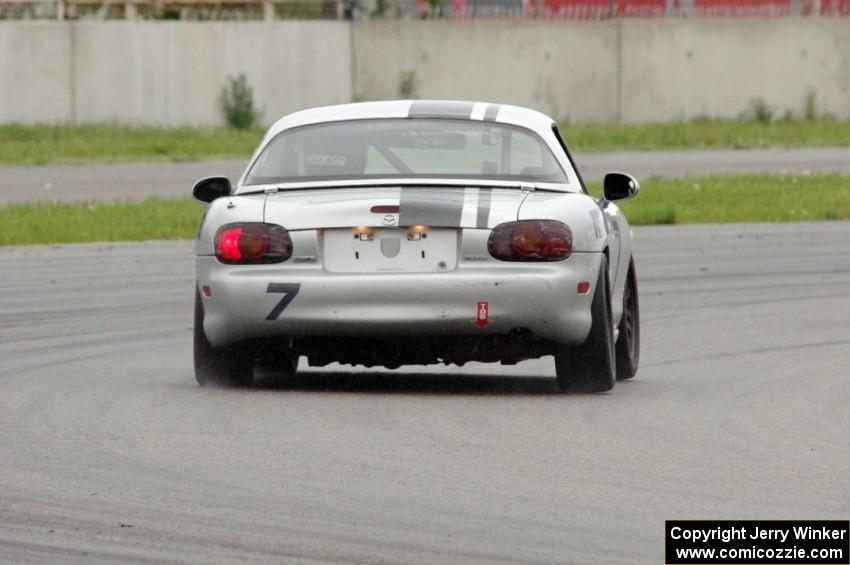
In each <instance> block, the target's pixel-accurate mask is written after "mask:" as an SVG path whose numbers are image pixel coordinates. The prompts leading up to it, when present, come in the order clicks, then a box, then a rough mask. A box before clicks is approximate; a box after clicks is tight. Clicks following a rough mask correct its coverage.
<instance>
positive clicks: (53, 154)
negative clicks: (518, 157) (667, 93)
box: [0, 120, 850, 165]
mask: <svg viewBox="0 0 850 565" xmlns="http://www.w3.org/2000/svg"><path fill="white" fill-rule="evenodd" d="M561 132H562V134H563V136H564V138H565V139H566V141H567V144H568V145H569V146H570V148H571V149H572V150H573V151H577V152H593V151H633V150H653V149H670V150H675V149H704V148H709V149H734V148H765V147H825V146H850V122H840V121H834V120H811V121H779V122H771V123H763V122H756V121H752V122H748V121H745V122H742V121H737V120H698V121H692V122H673V123H663V124H640V125H601V124H595V125H594V124H590V125H579V124H563V125H562V126H561ZM262 136H263V131H262V130H259V129H253V130H247V131H240V130H234V129H227V128H191V127H180V128H157V127H134V126H120V125H85V126H68V125H66V126H47V125H35V126H30V125H15V124H13V125H5V126H0V165H47V164H52V163H93V162H101V163H102V162H126V161H163V160H167V161H197V160H204V159H223V158H234V159H236V158H238V159H247V158H248V156H249V155H250V154H251V153H252V152H253V150H254V149H255V148H256V146H257V144H258V143H259V142H260V139H261V138H262Z"/></svg>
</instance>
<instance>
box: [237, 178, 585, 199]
mask: <svg viewBox="0 0 850 565" xmlns="http://www.w3.org/2000/svg"><path fill="white" fill-rule="evenodd" d="M529 185H533V186H534V188H535V189H537V190H548V191H554V192H579V191H580V189H576V188H575V187H573V186H571V185H568V184H562V183H551V182H528V181H496V180H488V179H430V178H425V179H415V180H413V179H405V178H389V179H363V180H339V181H311V182H298V183H282V184H257V185H242V186H238V187H236V190H235V191H234V196H240V195H245V194H260V193H264V192H285V191H288V190H309V189H316V188H374V187H383V186H387V187H401V186H422V187H429V188H433V187H447V188H514V189H517V190H521V189H524V188H526V187H528V186H529ZM270 189H271V190H270Z"/></svg>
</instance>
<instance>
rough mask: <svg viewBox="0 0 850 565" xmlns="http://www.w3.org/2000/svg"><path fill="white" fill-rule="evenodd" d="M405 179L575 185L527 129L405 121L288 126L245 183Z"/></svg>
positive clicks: (467, 122)
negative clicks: (517, 181) (505, 181)
mask: <svg viewBox="0 0 850 565" xmlns="http://www.w3.org/2000/svg"><path fill="white" fill-rule="evenodd" d="M398 177H402V178H408V177H409V178H458V179H485V180H486V179H493V180H520V181H530V182H556V183H566V182H568V181H567V176H566V174H565V173H564V171H563V169H562V168H561V166H560V164H559V163H558V161H557V160H556V159H555V156H554V155H553V154H552V152H551V151H550V150H549V148H548V146H547V145H546V144H545V143H544V142H543V140H541V139H540V138H539V137H538V136H537V135H536V134H535V133H534V132H532V131H530V130H527V129H525V128H521V127H516V126H508V125H504V124H495V123H493V122H479V121H472V120H454V119H425V118H406V119H405V118H399V119H379V120H352V121H344V122H331V123H326V124H318V125H312V126H304V127H299V128H294V129H291V130H287V131H284V132H282V133H281V134H279V135H278V136H276V137H275V138H274V139H273V140H272V141H271V142H269V144H268V145H267V146H266V147H265V149H264V150H263V152H262V153H261V154H260V156H259V158H258V159H257V160H256V162H255V163H254V165H253V167H251V170H250V172H249V173H248V176H247V178H246V184H274V183H286V182H305V181H320V180H344V179H363V178H367V179H368V178H375V179H379V178H398Z"/></svg>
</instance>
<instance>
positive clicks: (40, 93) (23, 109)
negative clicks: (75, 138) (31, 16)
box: [0, 22, 73, 123]
mask: <svg viewBox="0 0 850 565" xmlns="http://www.w3.org/2000/svg"><path fill="white" fill-rule="evenodd" d="M71 51H72V49H71V27H70V26H67V25H57V24H55V23H37V22H16V23H14V24H0V123H8V122H21V123H36V122H47V123H57V122H68V121H71V120H72V116H73V110H72V108H73V100H72V94H71V85H72V84H73V69H72V68H71V62H70V58H69V54H70V53H71Z"/></svg>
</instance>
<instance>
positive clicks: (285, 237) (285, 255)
mask: <svg viewBox="0 0 850 565" xmlns="http://www.w3.org/2000/svg"><path fill="white" fill-rule="evenodd" d="M215 256H216V257H217V258H218V260H219V261H221V262H222V263H227V264H229V265H256V264H262V263H282V262H283V261H286V260H287V259H289V258H290V257H291V256H292V239H291V238H290V237H289V232H288V231H286V229H284V228H283V227H281V226H278V225H275V224H263V223H259V222H240V223H236V224H226V225H223V226H221V227H220V228H219V229H218V231H217V232H216V234H215Z"/></svg>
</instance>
